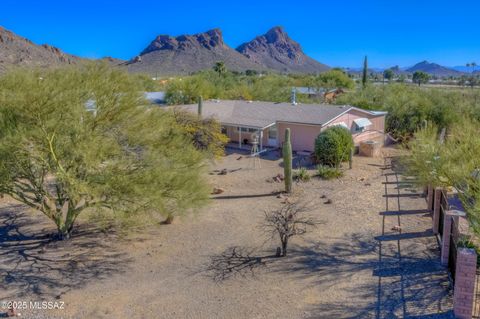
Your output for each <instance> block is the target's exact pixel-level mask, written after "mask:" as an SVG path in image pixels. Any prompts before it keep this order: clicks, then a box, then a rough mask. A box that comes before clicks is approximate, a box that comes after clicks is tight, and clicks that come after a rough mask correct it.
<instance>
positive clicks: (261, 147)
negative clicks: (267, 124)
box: [258, 129, 263, 152]
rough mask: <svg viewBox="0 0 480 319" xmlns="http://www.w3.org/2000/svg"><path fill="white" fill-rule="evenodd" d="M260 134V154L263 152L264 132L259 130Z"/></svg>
mask: <svg viewBox="0 0 480 319" xmlns="http://www.w3.org/2000/svg"><path fill="white" fill-rule="evenodd" d="M258 131H259V132H260V134H259V135H260V152H261V151H263V130H261V129H259V130H258Z"/></svg>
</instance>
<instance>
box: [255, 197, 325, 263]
mask: <svg viewBox="0 0 480 319" xmlns="http://www.w3.org/2000/svg"><path fill="white" fill-rule="evenodd" d="M310 210H311V209H310V207H309V206H307V205H304V204H300V203H286V204H285V205H283V206H282V207H281V208H279V209H276V210H273V211H271V212H265V220H264V222H263V224H262V225H261V228H262V229H264V230H265V231H266V232H267V233H270V235H271V237H272V238H274V237H276V236H278V237H279V238H280V243H281V249H280V250H279V249H277V256H278V257H280V256H281V257H285V256H286V255H287V247H288V242H289V240H290V237H293V236H302V235H304V234H305V233H306V232H307V231H308V228H310V227H315V226H316V225H318V224H320V222H319V221H318V220H316V219H314V218H311V217H308V216H305V213H307V212H309V211H310Z"/></svg>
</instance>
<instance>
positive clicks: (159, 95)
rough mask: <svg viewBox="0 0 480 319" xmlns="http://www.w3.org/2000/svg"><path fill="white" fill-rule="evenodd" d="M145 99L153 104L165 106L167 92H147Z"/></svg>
mask: <svg viewBox="0 0 480 319" xmlns="http://www.w3.org/2000/svg"><path fill="white" fill-rule="evenodd" d="M144 96H145V99H147V100H148V101H149V102H150V103H152V104H165V103H166V101H165V92H162V91H159V92H145V93H144Z"/></svg>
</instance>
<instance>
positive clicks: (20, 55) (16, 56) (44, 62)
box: [0, 26, 81, 73]
mask: <svg viewBox="0 0 480 319" xmlns="http://www.w3.org/2000/svg"><path fill="white" fill-rule="evenodd" d="M80 61H81V59H80V58H78V57H76V56H74V55H70V54H66V53H64V52H62V51H61V50H60V49H58V48H56V47H53V46H50V45H48V44H43V45H37V44H35V43H33V42H32V41H30V40H28V39H26V38H23V37H21V36H19V35H16V34H15V33H13V32H11V31H9V30H7V29H5V28H3V27H1V26H0V73H2V72H5V71H6V70H7V69H9V68H11V67H13V66H26V67H51V66H61V65H68V64H76V63H79V62H80Z"/></svg>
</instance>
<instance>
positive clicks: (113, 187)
mask: <svg viewBox="0 0 480 319" xmlns="http://www.w3.org/2000/svg"><path fill="white" fill-rule="evenodd" d="M140 92H141V89H140V87H139V85H138V83H137V81H136V80H135V77H132V76H130V75H128V74H127V73H125V72H123V71H120V70H117V69H111V68H109V67H108V66H106V65H102V64H89V65H86V66H82V67H79V68H68V69H57V70H51V71H42V72H40V71H15V72H13V73H9V74H7V75H5V76H3V77H1V78H0V105H2V107H1V108H0V194H8V195H10V196H11V197H13V198H14V199H16V200H18V201H20V202H23V203H25V204H26V205H28V206H30V207H32V208H34V209H36V210H38V211H40V212H42V213H43V214H44V215H45V216H47V217H48V218H49V219H51V220H52V221H53V222H54V223H55V224H56V226H57V229H58V234H59V237H60V238H68V237H69V236H70V234H71V232H72V230H73V228H74V224H75V221H76V220H77V218H78V216H79V215H80V214H81V213H83V212H85V211H88V212H91V213H92V214H95V213H96V212H98V214H102V212H105V211H108V212H112V213H113V215H114V216H115V218H127V219H131V220H133V219H135V220H137V219H140V218H141V219H145V221H146V222H152V223H154V222H155V219H156V218H157V216H158V214H160V215H162V216H170V215H172V214H174V213H179V212H183V211H185V210H186V209H188V208H192V207H197V206H198V205H200V204H201V203H202V202H204V201H206V200H207V198H208V193H209V192H208V187H207V185H206V183H205V182H204V180H203V177H202V171H203V167H204V159H205V157H204V156H203V154H202V153H201V152H199V151H198V150H196V149H195V147H194V146H193V145H192V144H191V143H190V142H189V138H188V136H186V134H185V133H184V132H183V131H182V130H181V129H180V128H179V126H178V125H177V124H176V122H175V119H174V118H173V115H172V113H170V112H165V111H164V110H161V109H158V108H152V107H150V106H149V104H148V103H147V102H146V101H145V100H144V99H143V97H142V95H141V93H140ZM179 145H181V146H182V147H179Z"/></svg>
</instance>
